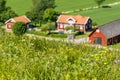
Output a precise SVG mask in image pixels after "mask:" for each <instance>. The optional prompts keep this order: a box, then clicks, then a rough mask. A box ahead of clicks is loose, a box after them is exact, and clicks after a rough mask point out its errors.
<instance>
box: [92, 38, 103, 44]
mask: <svg viewBox="0 0 120 80" xmlns="http://www.w3.org/2000/svg"><path fill="white" fill-rule="evenodd" d="M94 44H102V39H101V38H100V37H95V38H94Z"/></svg>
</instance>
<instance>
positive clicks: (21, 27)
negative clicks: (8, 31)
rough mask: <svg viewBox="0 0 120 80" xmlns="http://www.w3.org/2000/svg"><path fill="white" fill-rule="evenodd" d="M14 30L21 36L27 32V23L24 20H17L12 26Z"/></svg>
mask: <svg viewBox="0 0 120 80" xmlns="http://www.w3.org/2000/svg"><path fill="white" fill-rule="evenodd" d="M12 31H13V33H14V34H15V35H17V36H21V35H23V34H24V33H25V32H26V24H25V23H23V22H16V23H14V25H13V26H12Z"/></svg>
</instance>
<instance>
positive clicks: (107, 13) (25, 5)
mask: <svg viewBox="0 0 120 80" xmlns="http://www.w3.org/2000/svg"><path fill="white" fill-rule="evenodd" d="M117 1H119V0H106V1H105V3H104V4H103V5H105V4H106V3H113V2H117ZM7 5H8V6H11V7H12V8H13V10H15V11H16V12H17V13H18V14H19V15H24V14H25V12H26V11H29V10H30V7H31V6H32V1H31V0H26V1H24V0H7ZM56 6H57V7H56V10H57V11H60V12H63V11H71V10H72V11H73V12H72V13H69V14H73V15H75V14H80V15H86V16H90V17H91V18H92V19H93V22H97V23H98V25H102V24H105V23H108V22H110V21H113V20H116V19H119V18H120V16H119V15H120V11H119V10H120V5H116V6H112V8H100V9H94V10H88V11H77V12H76V11H74V10H76V9H82V8H86V7H92V6H96V3H95V2H94V0H91V1H89V0H76V1H72V0H65V1H64V0H56Z"/></svg>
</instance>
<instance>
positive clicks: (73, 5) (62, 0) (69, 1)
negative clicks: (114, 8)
mask: <svg viewBox="0 0 120 80" xmlns="http://www.w3.org/2000/svg"><path fill="white" fill-rule="evenodd" d="M117 1H119V0H106V1H105V3H104V4H107V3H112V2H117ZM56 5H57V7H56V10H58V11H61V12H62V11H71V10H75V9H81V8H87V7H93V6H97V5H96V3H95V2H94V0H75V1H73V0H56Z"/></svg>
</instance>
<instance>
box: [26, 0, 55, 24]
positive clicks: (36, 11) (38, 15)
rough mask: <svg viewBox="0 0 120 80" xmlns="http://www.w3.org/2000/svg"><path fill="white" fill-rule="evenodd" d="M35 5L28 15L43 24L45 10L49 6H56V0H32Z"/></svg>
mask: <svg viewBox="0 0 120 80" xmlns="http://www.w3.org/2000/svg"><path fill="white" fill-rule="evenodd" d="M32 3H33V6H32V8H31V10H30V11H28V12H26V15H27V16H28V17H29V18H30V19H31V20H32V21H33V22H37V23H38V22H39V23H40V24H41V22H42V20H43V15H44V11H45V10H46V9H47V8H54V7H55V0H32Z"/></svg>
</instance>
